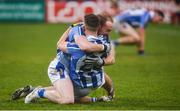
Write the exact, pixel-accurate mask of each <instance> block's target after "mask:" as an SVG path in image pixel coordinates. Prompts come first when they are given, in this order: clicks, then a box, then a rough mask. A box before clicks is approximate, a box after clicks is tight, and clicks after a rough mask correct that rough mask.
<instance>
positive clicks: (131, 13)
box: [115, 8, 154, 28]
mask: <svg viewBox="0 0 180 111" xmlns="http://www.w3.org/2000/svg"><path fill="white" fill-rule="evenodd" d="M153 16H154V12H152V11H148V10H146V9H142V8H141V9H129V10H126V11H124V12H122V13H121V14H119V15H117V16H115V20H116V21H119V22H126V23H128V24H130V25H131V26H132V27H141V28H144V27H145V26H146V25H147V24H148V23H149V22H150V20H151V18H152V17H153Z"/></svg>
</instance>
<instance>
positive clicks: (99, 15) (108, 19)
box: [97, 12, 113, 26]
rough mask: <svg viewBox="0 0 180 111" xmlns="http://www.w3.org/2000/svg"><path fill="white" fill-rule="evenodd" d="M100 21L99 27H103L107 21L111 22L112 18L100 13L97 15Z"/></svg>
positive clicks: (105, 13)
mask: <svg viewBox="0 0 180 111" xmlns="http://www.w3.org/2000/svg"><path fill="white" fill-rule="evenodd" d="M97 16H98V18H99V20H100V25H101V26H102V25H104V24H105V23H106V22H107V21H111V22H113V19H112V17H111V16H110V15H109V14H108V13H107V12H102V13H100V14H98V15H97Z"/></svg>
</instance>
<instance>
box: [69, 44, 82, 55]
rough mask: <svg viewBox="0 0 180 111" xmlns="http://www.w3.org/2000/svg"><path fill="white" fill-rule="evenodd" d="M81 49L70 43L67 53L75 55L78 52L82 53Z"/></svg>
mask: <svg viewBox="0 0 180 111" xmlns="http://www.w3.org/2000/svg"><path fill="white" fill-rule="evenodd" d="M80 50H81V49H80V48H79V46H78V45H77V44H75V43H70V42H69V43H68V44H67V53H68V54H71V55H73V54H74V53H77V52H78V51H80Z"/></svg>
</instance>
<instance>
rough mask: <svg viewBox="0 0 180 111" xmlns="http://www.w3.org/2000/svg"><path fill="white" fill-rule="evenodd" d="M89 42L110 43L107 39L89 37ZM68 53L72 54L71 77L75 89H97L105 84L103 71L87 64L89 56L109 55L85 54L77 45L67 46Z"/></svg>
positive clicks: (101, 55)
mask: <svg viewBox="0 0 180 111" xmlns="http://www.w3.org/2000/svg"><path fill="white" fill-rule="evenodd" d="M87 39H88V41H90V42H93V43H96V44H105V43H109V42H108V39H107V38H106V37H103V36H100V37H92V36H90V37H87ZM67 50H68V53H69V54H71V62H70V77H71V80H72V82H73V84H74V86H75V87H80V88H90V87H91V88H97V87H99V86H101V85H102V84H103V82H104V74H103V69H102V67H101V68H98V69H97V68H96V66H93V64H85V63H84V60H86V58H87V56H99V57H101V58H104V57H106V56H107V55H106V54H104V53H103V52H101V53H85V52H84V51H82V50H81V49H80V48H79V47H78V46H77V45H76V44H74V43H69V44H68V45H67Z"/></svg>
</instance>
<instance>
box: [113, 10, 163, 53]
mask: <svg viewBox="0 0 180 111" xmlns="http://www.w3.org/2000/svg"><path fill="white" fill-rule="evenodd" d="M163 18H164V14H163V13H162V12H161V11H148V10H146V9H143V8H138V9H129V10H125V11H124V12H122V13H120V14H119V15H117V16H115V18H114V29H115V31H116V32H118V33H120V34H122V35H124V36H122V37H120V38H119V39H117V40H115V41H114V44H115V45H119V44H122V45H127V44H134V45H136V46H137V48H138V54H140V55H141V54H144V50H145V46H144V45H145V37H146V35H145V27H146V26H147V24H148V23H149V22H150V21H151V22H154V23H159V22H161V21H163Z"/></svg>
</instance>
